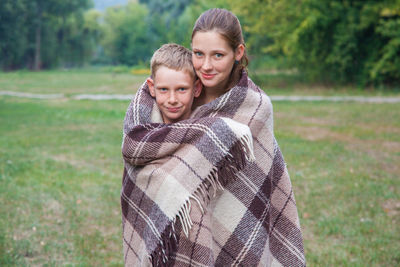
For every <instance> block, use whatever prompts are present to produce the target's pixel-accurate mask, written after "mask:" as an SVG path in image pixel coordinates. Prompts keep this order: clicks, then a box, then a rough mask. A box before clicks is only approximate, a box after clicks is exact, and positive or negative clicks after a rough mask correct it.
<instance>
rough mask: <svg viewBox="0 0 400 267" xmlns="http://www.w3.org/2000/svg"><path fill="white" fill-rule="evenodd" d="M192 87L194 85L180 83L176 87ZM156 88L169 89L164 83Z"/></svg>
mask: <svg viewBox="0 0 400 267" xmlns="http://www.w3.org/2000/svg"><path fill="white" fill-rule="evenodd" d="M191 85H192V84H191V83H178V84H177V85H176V86H177V87H189V86H191ZM155 87H156V88H165V87H168V86H167V85H164V84H162V83H158V84H156V85H155Z"/></svg>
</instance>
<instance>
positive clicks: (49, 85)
mask: <svg viewBox="0 0 400 267" xmlns="http://www.w3.org/2000/svg"><path fill="white" fill-rule="evenodd" d="M249 75H250V77H251V78H252V79H253V80H254V82H256V83H257V84H258V85H259V86H260V87H261V88H262V89H263V90H265V91H266V92H268V94H269V95H323V96H332V95H335V96H337V95H344V96H346V95H357V96H358V95H366V96H400V88H397V89H396V88H393V89H392V90H384V89H373V88H366V89H363V88H357V87H354V86H346V87H343V86H342V87H338V86H336V87H335V86H332V85H329V84H308V83H306V82H305V81H304V79H303V78H302V77H301V75H299V74H296V73H292V72H284V71H262V70H261V71H254V70H249ZM146 77H147V75H133V74H131V73H129V72H121V73H119V72H113V71H112V69H100V70H96V69H74V70H53V71H42V72H29V71H17V72H7V73H5V72H0V91H14V92H26V93H37V94H56V93H57V94H60V93H62V94H66V95H67V96H68V95H73V94H133V93H134V92H136V90H137V88H139V86H140V85H141V84H142V83H143V82H144V81H145V79H146Z"/></svg>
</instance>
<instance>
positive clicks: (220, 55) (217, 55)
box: [215, 53, 224, 58]
mask: <svg viewBox="0 0 400 267" xmlns="http://www.w3.org/2000/svg"><path fill="white" fill-rule="evenodd" d="M223 56H224V55H223V54H221V53H216V54H215V57H216V58H222V57H223Z"/></svg>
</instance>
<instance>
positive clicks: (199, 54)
mask: <svg viewBox="0 0 400 267" xmlns="http://www.w3.org/2000/svg"><path fill="white" fill-rule="evenodd" d="M194 55H195V56H197V57H201V56H202V55H203V53H201V52H194Z"/></svg>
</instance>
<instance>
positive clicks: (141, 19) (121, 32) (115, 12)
mask: <svg viewBox="0 0 400 267" xmlns="http://www.w3.org/2000/svg"><path fill="white" fill-rule="evenodd" d="M147 14H148V10H147V8H146V7H145V6H143V5H141V4H139V3H135V2H129V3H128V5H127V6H119V7H110V8H108V9H107V10H106V13H105V15H104V24H103V38H102V45H103V47H104V51H105V54H106V55H107V56H108V57H110V58H111V59H112V62H113V63H114V64H124V65H135V64H138V63H141V62H144V61H148V60H149V58H150V56H151V54H152V50H151V47H150V46H149V43H148V40H147V31H148V29H149V26H148V25H147V24H146V20H145V18H146V16H147Z"/></svg>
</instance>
